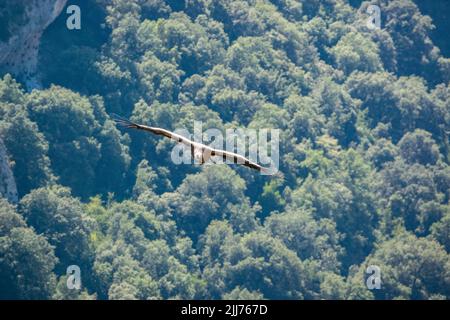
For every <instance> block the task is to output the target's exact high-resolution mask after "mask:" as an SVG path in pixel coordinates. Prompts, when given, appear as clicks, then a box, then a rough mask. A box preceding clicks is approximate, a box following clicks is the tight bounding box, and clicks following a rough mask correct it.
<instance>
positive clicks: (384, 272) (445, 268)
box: [361, 233, 450, 299]
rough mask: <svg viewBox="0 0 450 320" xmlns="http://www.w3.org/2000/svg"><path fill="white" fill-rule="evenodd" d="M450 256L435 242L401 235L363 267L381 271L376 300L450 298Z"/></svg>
mask: <svg viewBox="0 0 450 320" xmlns="http://www.w3.org/2000/svg"><path fill="white" fill-rule="evenodd" d="M449 262H450V256H449V255H448V254H447V253H446V252H445V250H444V248H443V247H442V246H441V245H439V244H438V243H437V242H436V241H434V240H431V239H427V238H417V237H415V236H414V235H412V234H411V233H401V234H399V235H397V236H396V237H394V238H393V239H390V240H387V241H385V242H383V243H381V244H380V245H379V247H378V248H377V249H376V250H375V252H374V253H373V254H371V255H370V256H369V257H367V259H366V261H365V262H364V263H363V264H362V265H361V272H364V271H365V269H366V267H367V266H369V265H376V266H378V267H379V268H380V271H381V287H382V289H381V290H374V291H373V294H374V296H375V298H376V299H431V298H434V297H436V296H438V295H440V296H443V297H447V298H448V295H449V290H448V288H449V285H448V281H449V270H450V269H449Z"/></svg>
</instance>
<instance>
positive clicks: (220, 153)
mask: <svg viewBox="0 0 450 320" xmlns="http://www.w3.org/2000/svg"><path fill="white" fill-rule="evenodd" d="M113 119H114V121H116V123H117V124H119V125H121V126H122V127H125V128H129V129H137V130H144V131H148V132H151V133H153V134H156V135H159V136H164V137H166V138H169V139H172V140H174V141H176V142H178V143H182V144H184V145H186V146H188V147H189V148H190V150H191V156H192V157H193V158H194V160H195V161H196V162H197V163H198V164H204V163H205V162H207V161H208V160H209V159H211V160H212V161H213V159H212V157H220V158H222V159H223V160H225V161H227V160H228V161H231V162H232V163H235V164H241V165H244V166H246V167H249V168H251V169H254V170H257V171H259V172H262V173H264V174H267V175H272V174H273V173H272V172H271V170H270V169H268V168H264V167H262V166H260V165H259V164H257V163H255V162H253V161H251V160H250V159H248V158H246V157H244V156H241V155H240V154H237V153H234V152H230V151H225V150H221V149H215V148H212V147H209V146H207V145H205V144H202V143H199V142H195V141H192V140H190V139H188V138H186V137H183V136H182V135H179V134H176V133H174V132H172V131H169V130H166V129H163V128H157V127H150V126H146V125H142V124H137V123H135V122H132V121H130V120H128V119H125V118H123V117H121V116H118V115H113ZM213 162H214V161H213ZM280 174H281V173H280V172H278V173H277V175H279V176H280Z"/></svg>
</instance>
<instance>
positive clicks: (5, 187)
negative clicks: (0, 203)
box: [0, 139, 18, 203]
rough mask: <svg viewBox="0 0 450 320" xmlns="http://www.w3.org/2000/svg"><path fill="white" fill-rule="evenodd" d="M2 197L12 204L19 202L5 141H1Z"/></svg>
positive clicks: (0, 176)
mask: <svg viewBox="0 0 450 320" xmlns="http://www.w3.org/2000/svg"><path fill="white" fill-rule="evenodd" d="M0 196H1V197H3V198H5V199H7V200H8V201H9V202H11V203H16V202H17V201H18V195H17V186H16V181H15V180H14V175H13V172H12V170H11V168H10V166H9V160H8V155H7V153H6V147H5V145H4V144H3V141H2V140H1V139H0Z"/></svg>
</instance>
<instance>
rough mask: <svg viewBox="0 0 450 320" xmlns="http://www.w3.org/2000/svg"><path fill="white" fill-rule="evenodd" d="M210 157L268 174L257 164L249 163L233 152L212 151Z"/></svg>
mask: <svg viewBox="0 0 450 320" xmlns="http://www.w3.org/2000/svg"><path fill="white" fill-rule="evenodd" d="M211 156H217V157H222V159H223V160H225V161H226V160H228V161H232V162H233V163H236V164H242V165H244V166H246V167H249V168H252V169H255V170H258V171H261V172H264V173H267V174H270V173H269V170H268V169H267V168H264V167H261V166H260V165H259V164H257V163H255V162H253V161H251V160H250V159H248V158H246V157H244V156H241V155H240V154H237V153H234V152H229V151H225V150H219V149H213V150H212V152H211Z"/></svg>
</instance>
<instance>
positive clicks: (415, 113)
mask: <svg viewBox="0 0 450 320" xmlns="http://www.w3.org/2000/svg"><path fill="white" fill-rule="evenodd" d="M432 2H433V5H424V4H423V2H422V1H420V2H419V1H418V5H417V4H415V3H414V2H413V1H411V0H392V1H387V0H379V1H373V3H374V4H377V5H379V6H380V9H381V10H380V13H381V29H377V28H369V27H368V25H367V20H368V14H367V7H368V5H369V4H371V2H364V1H350V0H323V1H319V0H300V1H297V0H185V1H180V0H112V1H106V0H83V1H80V0H78V1H75V0H73V1H72V0H69V1H68V2H67V4H66V6H67V5H72V4H76V5H78V6H79V7H80V9H81V30H70V29H68V28H67V26H66V20H67V18H68V16H69V15H68V14H66V11H65V8H64V9H63V10H62V13H61V14H60V15H59V17H58V18H57V19H56V20H55V21H54V22H53V23H52V24H51V25H50V26H49V27H48V28H47V29H46V30H45V32H44V33H43V35H42V37H41V39H40V43H39V56H38V62H37V66H36V73H35V74H33V75H31V76H32V77H33V79H32V80H33V81H31V82H30V81H29V77H30V74H27V75H22V74H20V73H14V70H15V69H14V70H12V71H11V70H9V69H8V66H7V65H6V64H5V65H0V72H1V74H0V76H1V78H0V147H1V150H0V151H2V150H3V151H2V152H1V154H4V156H2V158H3V159H0V164H1V166H0V168H2V173H1V174H0V177H2V180H5V181H0V183H2V185H0V191H2V195H1V197H0V298H1V299H5V298H12V299H450V206H449V197H450V167H449V161H450V144H449V135H450V84H449V82H450V59H449V58H448V56H446V55H445V54H446V53H445V52H447V53H448V52H449V51H448V48H449V37H448V31H449V30H448V28H447V29H445V28H441V27H440V25H439V23H441V26H442V25H444V26H445V22H443V21H444V20H445V19H444V18H443V15H442V12H443V11H445V9H448V8H449V6H448V4H447V3H445V1H432ZM19 3H20V1H19V2H14V5H13V7H8V5H10V6H11V1H9V0H7V1H3V0H0V19H2V20H3V21H2V23H0V26H3V27H4V29H3V31H2V33H1V34H0V36H1V39H0V40H5V39H7V37H8V36H9V35H8V32H6V31H7V30H8V29H7V26H8V24H7V23H6V22H8V23H9V22H11V21H20V19H21V15H22V14H23V13H22V11H23V10H21V8H20V5H22V4H23V3H21V4H19ZM440 3H441V4H442V5H440ZM421 7H423V8H426V10H427V13H428V14H430V15H431V16H433V14H436V17H438V18H437V22H438V23H437V24H436V26H435V25H434V20H433V19H432V18H431V17H430V16H427V15H424V14H423V13H421V9H420V8H421ZM22 9H23V8H22ZM5 26H6V27H5ZM447 26H448V24H447ZM440 45H441V46H443V49H442V52H441V50H440V48H439V46H440ZM444 49H445V50H444ZM30 83H32V85H30ZM113 113H115V114H119V115H122V116H124V117H127V118H130V119H132V120H133V121H136V122H139V123H144V124H148V125H153V126H158V127H162V128H166V129H168V130H174V129H177V128H186V129H188V130H189V131H192V128H193V124H194V121H202V122H203V128H204V129H205V130H206V129H208V128H218V129H220V130H222V131H225V129H227V128H254V129H258V128H275V129H280V132H281V133H280V146H279V147H280V171H281V172H282V173H283V175H284V179H282V178H277V177H270V176H264V175H260V174H259V173H258V172H256V171H253V170H250V169H248V168H245V167H242V166H235V165H206V166H195V165H186V164H184V165H175V164H174V163H173V162H172V161H171V157H170V155H171V150H172V148H173V146H174V143H173V142H171V141H169V140H168V139H164V138H160V137H157V136H153V135H150V134H146V133H142V132H138V131H136V132H134V131H127V130H122V129H121V128H118V127H117V126H116V124H115V123H114V121H113V120H112V114H113ZM11 172H12V175H13V178H12V176H11ZM4 177H5V178H4ZM11 180H12V181H11ZM15 189H17V193H15ZM8 190H9V191H8ZM70 265H77V266H79V267H80V269H81V280H82V287H81V289H80V290H76V289H75V290H74V289H69V288H68V287H67V285H66V282H67V275H66V269H67V267H68V266H70ZM370 265H372V266H378V267H379V269H380V272H381V289H375V290H369V288H368V287H367V286H366V280H367V278H368V276H370V274H368V273H366V268H367V267H368V266H370Z"/></svg>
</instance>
